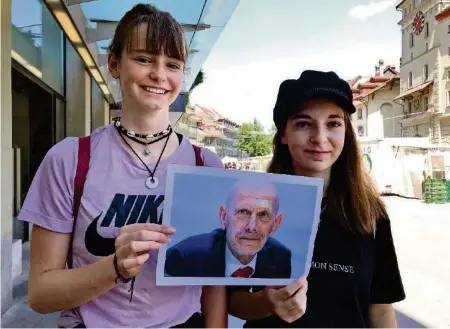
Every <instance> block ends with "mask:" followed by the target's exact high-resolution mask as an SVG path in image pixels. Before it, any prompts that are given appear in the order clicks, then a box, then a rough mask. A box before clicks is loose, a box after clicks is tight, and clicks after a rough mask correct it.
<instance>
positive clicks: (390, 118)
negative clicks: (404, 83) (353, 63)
mask: <svg viewBox="0 0 450 329" xmlns="http://www.w3.org/2000/svg"><path fill="white" fill-rule="evenodd" d="M348 83H349V84H350V86H351V87H352V91H353V100H354V105H355V107H356V113H354V114H352V117H351V118H352V123H353V127H354V129H355V131H356V133H357V135H358V136H359V137H370V138H385V137H401V125H400V120H401V119H402V118H403V107H402V105H401V104H399V102H396V101H394V99H395V98H396V97H397V96H398V94H399V90H400V74H399V72H397V71H396V70H395V67H393V66H389V65H388V66H386V67H383V66H382V65H379V66H377V71H376V72H375V75H373V76H371V77H367V78H363V77H360V76H359V77H356V78H354V79H352V80H349V81H348Z"/></svg>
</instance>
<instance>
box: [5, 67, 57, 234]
mask: <svg viewBox="0 0 450 329" xmlns="http://www.w3.org/2000/svg"><path fill="white" fill-rule="evenodd" d="M11 75H12V122H13V129H12V144H13V145H12V146H13V149H14V216H17V214H18V212H19V210H20V207H21V205H22V203H23V201H24V198H25V196H26V194H27V191H28V188H29V186H30V184H31V182H32V180H33V177H34V175H35V173H36V171H37V169H38V168H39V165H40V163H41V162H42V160H43V158H44V156H45V154H46V153H47V152H48V150H49V149H50V148H51V147H52V145H54V144H55V143H56V142H57V141H59V140H60V139H61V138H62V137H63V136H64V126H65V123H64V117H65V116H64V102H63V101H62V100H61V99H60V98H59V97H58V96H57V95H56V94H55V93H52V91H51V90H49V88H45V86H40V85H39V83H38V82H36V81H33V79H32V77H28V76H26V72H21V70H20V68H19V69H18V68H12V72H11ZM13 239H21V240H22V241H23V242H25V241H28V240H29V229H28V224H27V223H23V222H20V221H17V220H14V221H13Z"/></svg>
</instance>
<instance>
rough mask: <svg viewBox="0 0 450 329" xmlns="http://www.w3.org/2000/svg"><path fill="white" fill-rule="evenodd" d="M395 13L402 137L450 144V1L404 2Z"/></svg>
mask: <svg viewBox="0 0 450 329" xmlns="http://www.w3.org/2000/svg"><path fill="white" fill-rule="evenodd" d="M397 10H400V11H401V12H402V19H401V20H400V22H399V25H400V26H401V34H402V57H401V66H400V94H399V95H398V96H397V98H396V100H397V101H398V102H401V103H402V104H403V112H404V117H403V120H402V121H401V125H402V136H403V137H416V136H417V137H429V138H430V141H431V142H433V143H442V142H446V143H450V91H449V90H450V0H403V1H401V2H400V3H399V4H398V5H397Z"/></svg>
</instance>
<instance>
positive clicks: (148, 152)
mask: <svg viewBox="0 0 450 329" xmlns="http://www.w3.org/2000/svg"><path fill="white" fill-rule="evenodd" d="M150 153H152V152H151V151H150V150H149V149H147V148H146V149H145V150H144V156H147V155H149V154H150Z"/></svg>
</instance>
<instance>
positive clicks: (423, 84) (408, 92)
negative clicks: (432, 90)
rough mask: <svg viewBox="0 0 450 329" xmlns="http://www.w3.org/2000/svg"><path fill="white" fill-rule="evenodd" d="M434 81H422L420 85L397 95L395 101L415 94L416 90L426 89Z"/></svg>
mask: <svg viewBox="0 0 450 329" xmlns="http://www.w3.org/2000/svg"><path fill="white" fill-rule="evenodd" d="M432 83H433V81H428V82H425V83H422V84H421V85H418V86H416V87H414V88H411V89H408V90H406V91H404V92H402V93H400V94H399V95H398V96H397V97H395V98H394V101H395V100H397V99H401V98H405V97H406V96H409V95H411V94H414V93H416V92H419V91H422V90H423V89H425V88H426V87H428V86H429V85H431V84H432Z"/></svg>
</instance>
